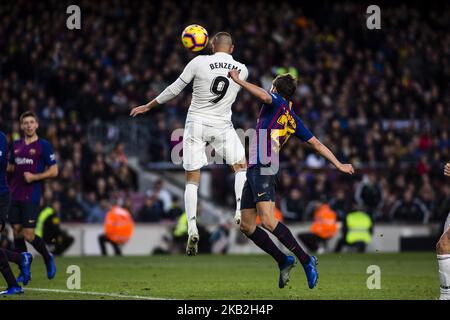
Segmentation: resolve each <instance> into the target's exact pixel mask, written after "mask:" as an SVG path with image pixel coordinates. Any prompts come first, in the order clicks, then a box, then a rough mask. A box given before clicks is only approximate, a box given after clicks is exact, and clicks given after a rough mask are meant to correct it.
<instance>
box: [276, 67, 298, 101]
mask: <svg viewBox="0 0 450 320" xmlns="http://www.w3.org/2000/svg"><path fill="white" fill-rule="evenodd" d="M273 86H274V87H275V88H276V89H277V92H278V93H279V94H280V95H281V96H282V97H283V98H285V99H288V100H289V99H291V98H292V96H293V95H294V93H295V90H296V89H297V79H295V78H294V77H293V76H292V75H291V74H289V73H285V74H280V75H279V76H277V77H276V78H275V80H273Z"/></svg>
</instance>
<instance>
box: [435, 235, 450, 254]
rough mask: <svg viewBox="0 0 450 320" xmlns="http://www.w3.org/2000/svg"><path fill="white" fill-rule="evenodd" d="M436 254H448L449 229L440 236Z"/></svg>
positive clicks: (449, 248)
mask: <svg viewBox="0 0 450 320" xmlns="http://www.w3.org/2000/svg"><path fill="white" fill-rule="evenodd" d="M436 253H437V254H450V229H449V230H447V231H446V232H444V234H442V236H441V238H440V239H439V241H438V243H437V244H436Z"/></svg>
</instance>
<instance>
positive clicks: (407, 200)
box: [390, 188, 429, 223]
mask: <svg viewBox="0 0 450 320" xmlns="http://www.w3.org/2000/svg"><path fill="white" fill-rule="evenodd" d="M390 215H391V217H392V218H393V219H395V220H396V221H404V222H419V223H426V222H427V221H428V219H429V212H428V209H427V208H426V206H425V204H424V203H423V202H422V201H421V200H420V199H418V198H416V197H414V189H412V188H409V189H408V190H406V191H405V193H404V194H403V198H402V200H398V201H397V202H396V204H395V205H394V207H393V208H392V210H391V214H390Z"/></svg>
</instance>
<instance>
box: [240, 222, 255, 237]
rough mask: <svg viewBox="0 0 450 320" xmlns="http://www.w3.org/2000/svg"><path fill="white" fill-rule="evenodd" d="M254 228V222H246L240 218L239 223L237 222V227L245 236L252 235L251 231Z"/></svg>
mask: <svg viewBox="0 0 450 320" xmlns="http://www.w3.org/2000/svg"><path fill="white" fill-rule="evenodd" d="M255 228H256V226H255V224H254V223H251V222H248V221H245V220H241V223H240V224H239V229H240V230H241V232H242V233H243V234H245V235H246V236H250V235H252V233H253V232H255Z"/></svg>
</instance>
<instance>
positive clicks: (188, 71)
mask: <svg viewBox="0 0 450 320" xmlns="http://www.w3.org/2000/svg"><path fill="white" fill-rule="evenodd" d="M200 59H201V56H198V57H196V58H194V59H192V60H191V61H190V62H189V63H188V64H187V65H186V67H185V68H184V70H183V72H182V73H181V75H180V76H179V77H178V79H177V80H175V81H174V82H173V83H172V84H171V85H170V86H168V87H167V88H166V89H164V91H163V92H161V93H160V94H159V96H157V97H156V98H155V99H153V100H152V101H150V102H149V103H147V104H144V105H142V106H139V107H135V108H133V109H132V110H131V112H130V116H132V117H135V116H137V115H138V114H142V113H146V112H148V111H150V110H151V109H153V108H154V107H156V106H158V105H160V104H164V103H166V102H167V101H170V100H172V99H173V98H175V97H176V96H177V95H179V94H180V92H181V91H183V89H184V88H185V87H186V86H187V84H188V83H190V82H191V81H192V79H194V75H195V72H196V71H195V70H196V65H197V64H198V61H200Z"/></svg>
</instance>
